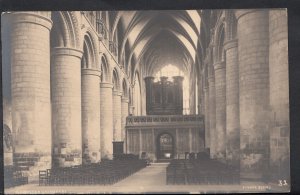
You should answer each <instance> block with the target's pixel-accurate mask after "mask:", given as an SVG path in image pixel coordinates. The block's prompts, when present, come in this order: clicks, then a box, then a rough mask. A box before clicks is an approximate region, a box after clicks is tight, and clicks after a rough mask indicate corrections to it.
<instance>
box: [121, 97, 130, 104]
mask: <svg viewBox="0 0 300 195" xmlns="http://www.w3.org/2000/svg"><path fill="white" fill-rule="evenodd" d="M121 100H122V102H124V103H128V102H129V99H128V97H122V99H121Z"/></svg>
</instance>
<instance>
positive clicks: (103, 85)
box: [100, 83, 114, 89]
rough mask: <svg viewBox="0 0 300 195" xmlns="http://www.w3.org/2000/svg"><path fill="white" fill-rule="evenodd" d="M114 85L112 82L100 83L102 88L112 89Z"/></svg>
mask: <svg viewBox="0 0 300 195" xmlns="http://www.w3.org/2000/svg"><path fill="white" fill-rule="evenodd" d="M113 87H114V85H113V84H112V83H100V88H110V89H112V88H113Z"/></svg>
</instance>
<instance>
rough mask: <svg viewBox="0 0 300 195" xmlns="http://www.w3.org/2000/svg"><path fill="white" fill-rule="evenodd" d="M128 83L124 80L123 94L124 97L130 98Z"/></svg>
mask: <svg viewBox="0 0 300 195" xmlns="http://www.w3.org/2000/svg"><path fill="white" fill-rule="evenodd" d="M127 86H128V85H127V82H126V80H125V79H123V82H122V92H123V97H128V87H127Z"/></svg>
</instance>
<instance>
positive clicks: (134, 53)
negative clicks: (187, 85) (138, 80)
mask: <svg viewBox="0 0 300 195" xmlns="http://www.w3.org/2000/svg"><path fill="white" fill-rule="evenodd" d="M111 14H112V15H111V16H113V19H112V20H113V21H112V35H113V37H114V36H115V34H116V33H117V34H118V37H119V41H118V45H119V47H118V52H119V56H125V57H124V58H123V63H124V64H125V65H127V67H126V68H127V71H132V72H133V71H134V70H135V69H137V68H142V69H143V70H144V71H145V73H146V74H148V75H151V74H154V73H155V72H156V71H157V70H158V69H160V68H161V67H163V66H164V65H167V64H173V65H175V66H177V67H178V68H180V69H181V70H183V71H185V72H189V71H190V70H191V66H192V65H194V64H195V63H196V62H197V61H198V60H199V59H198V57H199V56H198V50H199V35H200V23H201V18H200V12H199V11H196V10H185V11H184V10H176V11H168V10H163V11H119V12H112V13H111ZM124 54H125V55H124ZM139 66H140V67H139Z"/></svg>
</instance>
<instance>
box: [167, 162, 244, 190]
mask: <svg viewBox="0 0 300 195" xmlns="http://www.w3.org/2000/svg"><path fill="white" fill-rule="evenodd" d="M166 174H167V175H166V176H167V181H166V182H167V184H168V185H180V184H185V185H188V184H203V185H205V184H206V185H210V184H212V185H218V184H225V185H226V184H227V185H228V184H229V185H230V184H239V183H240V174H239V169H238V168H234V167H232V166H229V165H226V164H224V163H221V162H219V161H217V160H211V159H174V160H172V161H171V162H170V164H169V165H168V167H167V171H166Z"/></svg>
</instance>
